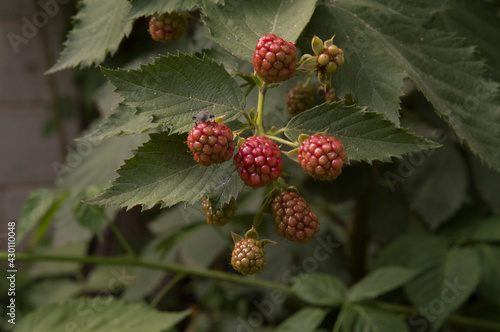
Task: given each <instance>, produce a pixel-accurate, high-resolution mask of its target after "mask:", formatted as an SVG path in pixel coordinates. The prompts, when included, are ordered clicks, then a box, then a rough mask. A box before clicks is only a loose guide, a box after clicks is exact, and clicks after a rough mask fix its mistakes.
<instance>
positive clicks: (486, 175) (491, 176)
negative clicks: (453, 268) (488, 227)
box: [471, 61, 500, 214]
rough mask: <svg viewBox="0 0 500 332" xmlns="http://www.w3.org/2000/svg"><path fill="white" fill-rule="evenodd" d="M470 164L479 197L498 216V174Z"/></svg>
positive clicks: (477, 164)
mask: <svg viewBox="0 0 500 332" xmlns="http://www.w3.org/2000/svg"><path fill="white" fill-rule="evenodd" d="M499 62H500V61H499ZM471 163H472V178H473V180H474V183H475V185H476V187H477V190H478V191H479V195H480V196H481V198H482V199H483V200H484V201H485V202H486V203H488V205H489V207H490V209H491V210H492V211H493V212H494V213H496V214H500V185H499V183H500V173H499V172H497V171H492V170H491V169H488V168H487V167H485V166H483V165H481V164H480V162H479V161H478V160H477V159H476V158H473V159H472V161H471Z"/></svg>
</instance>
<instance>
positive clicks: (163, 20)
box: [149, 11, 188, 43]
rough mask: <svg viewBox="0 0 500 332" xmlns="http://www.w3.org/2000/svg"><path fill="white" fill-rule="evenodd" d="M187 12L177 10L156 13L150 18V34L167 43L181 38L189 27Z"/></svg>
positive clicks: (155, 38)
mask: <svg viewBox="0 0 500 332" xmlns="http://www.w3.org/2000/svg"><path fill="white" fill-rule="evenodd" d="M187 19H188V14H187V13H181V14H179V13H178V12H176V11H173V12H170V13H165V14H161V15H158V14H154V15H153V16H152V17H151V19H150V20H149V34H150V35H151V38H153V39H154V40H156V41H159V42H162V43H166V42H170V41H174V40H176V39H179V38H180V37H181V36H182V35H183V34H184V31H186V28H187V24H188V22H187Z"/></svg>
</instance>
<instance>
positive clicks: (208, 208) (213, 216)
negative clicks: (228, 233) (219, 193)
mask: <svg viewBox="0 0 500 332" xmlns="http://www.w3.org/2000/svg"><path fill="white" fill-rule="evenodd" d="M201 208H202V209H203V211H204V212H205V219H206V220H207V223H209V224H210V225H215V226H224V225H226V224H227V223H228V222H229V221H230V220H231V218H232V217H233V216H234V214H235V212H236V210H237V209H238V203H236V200H235V199H234V197H233V198H231V201H230V202H229V203H227V204H224V206H223V207H222V208H221V209H220V210H217V211H215V212H214V211H212V205H211V204H210V200H209V198H208V197H206V196H205V197H203V198H202V201H201Z"/></svg>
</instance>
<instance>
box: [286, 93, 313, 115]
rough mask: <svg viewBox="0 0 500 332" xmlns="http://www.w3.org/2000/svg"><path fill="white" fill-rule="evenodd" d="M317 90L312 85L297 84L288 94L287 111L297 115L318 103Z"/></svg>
mask: <svg viewBox="0 0 500 332" xmlns="http://www.w3.org/2000/svg"><path fill="white" fill-rule="evenodd" d="M315 92H316V90H315V89H314V88H312V87H303V86H296V87H294V88H291V89H290V91H288V93H287V94H286V98H285V102H286V111H287V112H288V114H290V115H291V116H295V115H297V114H300V113H302V112H304V111H305V110H308V109H310V108H313V107H314V106H315V105H316V94H315Z"/></svg>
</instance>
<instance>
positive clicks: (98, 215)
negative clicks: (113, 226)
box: [71, 186, 110, 240]
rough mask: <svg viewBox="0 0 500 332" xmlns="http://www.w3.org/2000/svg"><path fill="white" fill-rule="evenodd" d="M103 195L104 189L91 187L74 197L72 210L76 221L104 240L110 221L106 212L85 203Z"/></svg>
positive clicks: (101, 208)
mask: <svg viewBox="0 0 500 332" xmlns="http://www.w3.org/2000/svg"><path fill="white" fill-rule="evenodd" d="M101 193H102V188H100V187H98V186H89V187H86V188H84V189H83V190H81V191H79V192H78V193H76V195H74V197H73V198H72V202H71V208H72V211H73V215H74V216H75V218H76V220H77V221H78V222H79V223H80V224H81V225H82V226H84V227H86V228H88V229H90V230H91V231H92V232H93V233H95V234H97V236H98V237H99V239H101V240H102V232H103V231H104V228H105V227H106V225H107V224H108V222H109V221H110V220H109V218H108V217H107V216H106V210H105V209H104V208H103V207H102V206H97V205H89V204H86V203H84V201H87V200H90V199H92V198H95V197H96V196H98V195H99V194H101Z"/></svg>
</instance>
